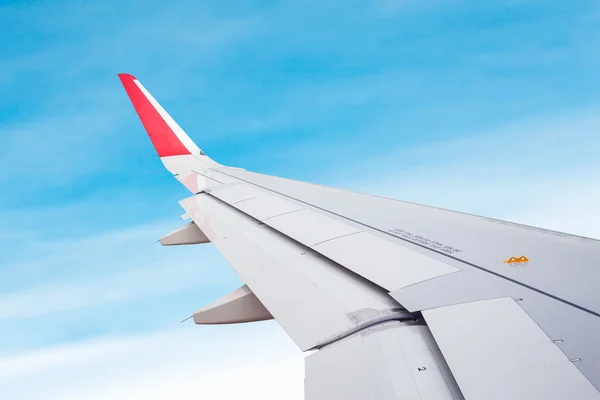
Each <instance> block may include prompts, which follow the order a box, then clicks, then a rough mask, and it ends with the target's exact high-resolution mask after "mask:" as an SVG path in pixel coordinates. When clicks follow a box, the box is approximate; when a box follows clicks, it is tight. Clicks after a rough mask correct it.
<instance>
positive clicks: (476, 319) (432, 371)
mask: <svg viewBox="0 0 600 400" xmlns="http://www.w3.org/2000/svg"><path fill="white" fill-rule="evenodd" d="M119 77H120V79H121V82H122V83H123V86H124V87H125V90H126V92H127V94H128V95H129V98H130V99H131V102H132V103H133V106H134V108H135V110H136V111H137V113H138V115H139V117H140V119H141V121H142V124H143V125H144V128H145V129H146V131H147V133H148V136H149V137H150V139H151V141H152V144H153V145H154V147H155V149H156V151H157V153H158V155H159V157H160V159H161V161H162V162H163V164H164V165H165V167H166V168H167V170H169V171H170V172H171V173H172V174H173V176H174V177H175V179H177V180H178V181H179V182H181V183H182V184H183V185H184V186H185V187H186V188H187V189H189V191H190V192H191V196H190V197H188V198H186V199H183V200H181V201H180V204H181V206H182V207H183V209H184V210H185V214H184V218H186V219H191V222H189V223H188V224H187V225H185V226H184V227H183V228H181V229H178V230H177V231H175V232H172V233H171V234H168V235H166V236H165V237H163V238H162V239H161V243H162V244H163V245H182V244H196V243H207V242H211V243H212V244H213V245H214V246H216V248H217V249H218V250H219V251H220V252H221V253H222V254H223V256H224V257H225V259H226V260H227V261H228V262H229V264H230V265H231V266H232V268H233V269H234V270H235V272H236V273H237V274H238V276H239V277H240V279H241V280H242V281H243V282H244V286H242V287H241V288H239V289H237V290H235V291H234V292H232V293H230V294H229V295H227V296H225V297H224V298H222V299H219V300H216V301H215V302H214V303H212V304H209V305H207V306H205V307H203V308H201V309H200V310H198V311H197V312H195V313H194V321H195V322H196V323H198V324H220V323H239V322H251V321H259V320H265V319H271V318H274V319H275V320H277V322H278V323H279V324H280V325H281V327H282V328H283V329H284V330H285V331H286V332H287V334H288V335H289V336H290V338H291V339H292V340H293V341H294V342H295V343H296V345H297V346H298V347H299V348H300V350H302V351H305V352H307V353H308V355H307V357H306V359H305V361H306V362H305V384H304V386H305V396H306V399H310V400H315V399H455V400H456V399H467V400H472V399H511V400H517V399H538V398H539V399H600V392H599V391H598V388H600V294H599V293H600V291H599V290H600V242H599V241H598V240H595V239H590V238H585V237H580V236H573V235H568V234H564V233H560V232H554V231H549V230H545V229H540V228H535V227H531V226H526V225H520V224H515V223H511V222H506V221H501V220H496V219H491V218H485V217H480V216H476V215H469V214H465V213H460V212H454V211H449V210H444V209H440V208H434V207H427V206H423V205H419V204H413V203H407V202H403V201H398V200H392V199H387V198H382V197H376V196H370V195H366V194H361V193H355V192H349V191H344V190H339V189H334V188H328V187H323V186H319V185H314V184H309V183H304V182H299V181H295V180H290V179H284V178H278V177H273V176H268V175H264V174H259V173H254V172H250V171H246V170H244V169H240V168H232V167H227V166H224V165H221V164H218V163H217V162H215V161H213V160H212V159H210V158H209V157H208V156H207V155H206V154H204V152H202V151H201V150H200V149H199V148H198V147H197V146H196V145H195V144H194V142H193V141H192V140H191V139H190V138H189V137H188V136H187V135H186V133H185V132H184V131H183V130H182V129H181V127H179V125H177V123H176V122H175V121H174V120H173V119H172V118H171V117H170V116H169V115H168V114H167V113H166V111H165V110H164V109H163V108H162V107H161V106H160V105H159V104H158V103H157V101H156V100H155V99H154V98H153V97H152V96H151V95H150V93H149V92H148V91H147V90H146V89H145V88H144V87H143V86H142V84H141V83H140V82H139V81H138V80H137V79H136V78H135V77H133V76H132V75H127V74H120V75H119Z"/></svg>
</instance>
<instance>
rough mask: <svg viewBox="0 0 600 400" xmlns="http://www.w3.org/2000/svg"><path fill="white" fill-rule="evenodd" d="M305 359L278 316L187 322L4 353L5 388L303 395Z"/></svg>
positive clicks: (1, 379)
mask: <svg viewBox="0 0 600 400" xmlns="http://www.w3.org/2000/svg"><path fill="white" fill-rule="evenodd" d="M241 338H243V339H241ZM302 359H303V355H302V353H301V352H300V351H299V350H298V349H297V348H295V346H294V345H293V343H292V342H291V340H289V339H288V338H287V337H286V336H285V333H284V332H283V330H281V329H280V328H279V327H278V326H277V325H276V324H275V323H269V322H267V323H258V324H246V325H239V326H235V327H232V326H230V327H227V328H224V327H188V328H186V327H184V328H181V329H177V330H172V331H164V332H155V333H151V334H148V335H142V336H133V337H117V338H108V339H101V340H92V341H87V342H82V343H73V344H67V345H62V346H56V347H50V348H46V349H42V350H37V351H33V352H29V353H24V354H19V355H14V356H10V357H6V358H0V392H2V393H3V396H7V397H6V398H11V399H12V398H40V397H43V398H45V399H49V400H51V399H82V398H85V399H111V400H118V399H145V400H147V399H166V398H184V397H187V398H190V397H191V398H207V399H230V398H261V399H282V398H285V399H301V398H303V397H302V393H303V389H302V385H303V380H302V377H303V360H302Z"/></svg>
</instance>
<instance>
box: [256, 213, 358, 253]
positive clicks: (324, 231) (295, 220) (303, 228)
mask: <svg viewBox="0 0 600 400" xmlns="http://www.w3.org/2000/svg"><path fill="white" fill-rule="evenodd" d="M265 224H267V225H269V226H270V227H272V228H275V229H277V230H278V231H280V232H282V233H284V234H286V235H287V236H289V237H291V238H292V239H295V240H297V241H299V242H300V243H302V244H305V245H306V246H313V245H315V244H317V243H321V242H324V241H327V240H331V239H334V238H337V237H340V236H346V235H351V234H353V233H358V232H360V229H358V228H355V227H353V226H350V225H346V224H343V223H340V222H338V221H336V220H334V219H331V218H328V217H326V216H324V215H321V214H317V213H316V212H314V211H311V210H302V211H298V212H294V213H290V214H283V215H280V216H278V217H273V218H270V219H268V220H266V221H265Z"/></svg>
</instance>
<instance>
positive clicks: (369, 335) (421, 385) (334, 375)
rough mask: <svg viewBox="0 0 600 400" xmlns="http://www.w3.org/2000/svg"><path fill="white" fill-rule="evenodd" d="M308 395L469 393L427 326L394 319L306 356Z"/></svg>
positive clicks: (456, 399)
mask: <svg viewBox="0 0 600 400" xmlns="http://www.w3.org/2000/svg"><path fill="white" fill-rule="evenodd" d="M305 371H306V372H305V380H304V393H305V398H306V399H307V400H331V399H345V400H371V399H372V400H392V399H394V400H395V399H402V400H424V399H427V400H433V399H435V400H460V399H463V397H462V395H461V393H460V390H459V389H458V386H457V385H456V382H455V381H454V379H453V378H452V374H451V373H450V371H449V370H448V367H447V365H446V364H445V362H444V360H443V358H442V357H441V354H440V352H439V349H438V348H437V347H436V346H435V343H433V341H432V340H431V334H430V333H429V330H428V329H427V327H426V326H423V325H415V324H410V323H409V324H407V323H400V322H393V323H389V324H386V325H380V326H378V327H375V328H372V329H368V330H366V331H364V332H362V333H360V334H357V335H354V336H351V337H349V338H347V339H344V340H342V341H340V342H338V343H335V344H332V345H330V346H327V347H325V348H323V349H321V350H319V351H318V352H315V353H312V354H310V355H309V356H308V357H306V369H305Z"/></svg>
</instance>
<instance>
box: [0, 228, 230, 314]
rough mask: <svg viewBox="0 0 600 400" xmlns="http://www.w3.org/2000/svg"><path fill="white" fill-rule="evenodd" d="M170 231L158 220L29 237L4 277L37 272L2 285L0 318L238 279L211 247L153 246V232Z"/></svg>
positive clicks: (91, 304)
mask: <svg viewBox="0 0 600 400" xmlns="http://www.w3.org/2000/svg"><path fill="white" fill-rule="evenodd" d="M168 231H169V229H168V228H167V224H164V223H160V222H159V223H153V224H147V225H142V226H134V227H130V228H127V229H122V230H115V231H109V232H104V233H102V234H98V235H94V236H91V237H81V238H64V239H55V240H49V241H39V240H38V241H32V242H29V243H28V244H29V257H28V259H27V260H26V261H25V262H14V263H13V264H9V265H4V266H3V269H4V275H5V276H6V277H7V279H8V278H9V277H10V276H11V272H12V275H16V273H17V272H18V273H21V271H22V270H28V271H31V272H32V273H35V272H37V274H36V276H35V277H32V278H30V279H27V280H26V281H25V282H23V283H21V285H23V286H24V287H23V288H21V289H15V288H16V287H17V283H16V279H14V280H13V282H12V284H11V285H9V286H8V287H9V288H11V290H8V289H5V290H4V291H2V290H1V289H2V288H1V287H0V320H2V319H6V318H33V317H38V316H42V315H45V314H51V313H56V312H61V311H68V310H73V309H78V308H87V307H92V306H98V305H102V304H105V303H119V302H121V303H124V302H126V301H129V300H133V299H139V298H150V297H158V296H164V295H167V294H171V293H176V292H178V291H182V290H184V289H189V288H193V287H202V288H204V289H208V288H211V287H215V286H218V285H231V284H234V283H236V282H237V280H236V278H235V274H234V273H233V272H232V271H230V270H229V268H221V267H223V264H224V262H223V261H222V260H221V259H220V257H219V256H218V255H217V253H216V251H215V250H214V249H213V248H212V247H205V246H200V247H195V248H190V247H187V248H185V247H180V248H163V247H161V246H160V245H158V244H154V245H152V242H151V238H153V235H156V236H154V237H158V236H159V235H160V234H159V233H158V232H161V234H162V233H166V232H168ZM40 272H42V273H41V274H40ZM61 275H62V276H61ZM17 276H20V275H17ZM196 306H198V305H192V306H191V307H196Z"/></svg>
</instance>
